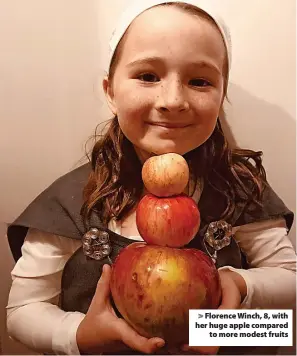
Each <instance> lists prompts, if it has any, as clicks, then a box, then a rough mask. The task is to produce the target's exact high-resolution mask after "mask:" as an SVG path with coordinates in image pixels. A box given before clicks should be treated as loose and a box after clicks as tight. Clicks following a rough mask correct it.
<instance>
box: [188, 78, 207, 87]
mask: <svg viewBox="0 0 297 356" xmlns="http://www.w3.org/2000/svg"><path fill="white" fill-rule="evenodd" d="M190 85H193V86H195V87H208V86H210V85H211V84H210V82H209V81H207V80H205V79H199V78H197V79H192V80H190Z"/></svg>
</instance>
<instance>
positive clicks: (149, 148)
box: [134, 145, 190, 162]
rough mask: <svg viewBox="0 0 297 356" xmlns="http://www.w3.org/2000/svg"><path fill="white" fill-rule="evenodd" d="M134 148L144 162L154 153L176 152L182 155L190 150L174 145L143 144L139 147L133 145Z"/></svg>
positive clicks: (154, 154)
mask: <svg viewBox="0 0 297 356" xmlns="http://www.w3.org/2000/svg"><path fill="white" fill-rule="evenodd" d="M134 148H135V151H136V153H137V156H138V158H139V159H140V161H141V162H145V161H146V160H147V159H148V158H150V157H152V156H156V155H163V154H166V153H177V154H180V155H184V154H186V153H187V152H189V151H190V150H186V149H181V148H180V147H177V146H175V145H162V146H160V145H154V146H153V145H143V146H141V147H139V146H135V145H134Z"/></svg>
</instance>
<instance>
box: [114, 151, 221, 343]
mask: <svg viewBox="0 0 297 356" xmlns="http://www.w3.org/2000/svg"><path fill="white" fill-rule="evenodd" d="M142 179H143V183H144V186H145V187H146V189H147V191H148V194H146V195H145V196H144V197H143V198H142V199H141V200H140V202H139V204H138V206H137V210H136V224H137V228H138V231H139V233H140V235H141V236H142V238H143V240H144V242H135V243H132V244H130V245H129V246H128V247H126V248H124V249H122V250H121V252H120V254H119V255H118V256H117V258H116V260H115V263H114V264H113V268H112V277H111V293H112V297H113V299H114V302H115V305H116V307H117V309H118V310H119V312H120V313H121V315H122V316H123V318H124V319H125V320H126V321H127V322H128V323H129V324H130V325H131V326H132V327H133V328H134V329H135V330H136V331H138V332H139V333H140V334H141V335H143V336H146V337H154V336H159V337H162V338H164V339H165V340H166V342H167V344H170V345H176V344H181V343H187V342H188V328H189V309H214V308H217V307H218V305H219V303H220V300H221V287H220V280H219V275H218V272H217V269H216V267H215V265H214V263H213V262H212V260H211V258H210V257H209V256H207V255H206V254H204V253H203V252H202V251H200V250H197V249H193V248H186V247H184V246H185V245H187V244H188V243H189V242H190V241H191V240H192V239H193V238H194V237H195V236H196V234H197V232H198V230H199V226H200V214H199V210H198V208H197V205H196V203H195V201H194V200H193V199H192V198H191V197H189V196H188V195H187V194H185V193H184V191H185V188H186V187H187V185H188V183H189V167H188V164H187V162H186V160H185V159H184V158H183V157H182V156H180V155H178V154H175V153H167V154H164V155H159V156H153V157H151V158H149V159H148V160H147V161H146V162H145V163H144V165H143V168H142Z"/></svg>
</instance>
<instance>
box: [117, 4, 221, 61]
mask: <svg viewBox="0 0 297 356" xmlns="http://www.w3.org/2000/svg"><path fill="white" fill-rule="evenodd" d="M168 50H169V51H171V53H172V55H176V56H180V55H183V56H188V55H189V56H192V55H197V54H198V52H200V54H201V55H207V56H209V57H215V58H216V59H218V60H219V61H220V60H223V58H224V57H225V52H226V51H225V46H224V41H223V38H222V36H221V33H220V31H219V29H218V28H217V26H216V24H215V23H213V22H212V21H211V20H210V19H208V18H206V17H205V16H199V12H197V14H194V13H189V12H187V11H185V10H184V9H180V8H177V7H175V6H174V7H173V6H157V7H154V8H151V9H148V10H146V11H145V12H143V13H141V14H140V15H139V16H138V17H137V18H136V19H135V20H134V21H133V22H132V23H131V25H130V27H129V29H128V31H127V33H126V35H125V38H124V42H123V46H122V51H121V52H122V53H121V57H122V56H123V57H125V59H126V60H129V58H133V57H134V56H135V55H137V56H139V55H141V52H144V53H143V54H145V52H146V51H148V52H150V53H153V54H154V55H155V56H158V54H160V55H162V54H166V53H168Z"/></svg>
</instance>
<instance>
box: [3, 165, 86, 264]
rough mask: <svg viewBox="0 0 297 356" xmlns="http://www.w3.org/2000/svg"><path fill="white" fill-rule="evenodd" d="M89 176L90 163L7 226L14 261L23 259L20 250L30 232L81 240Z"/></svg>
mask: <svg viewBox="0 0 297 356" xmlns="http://www.w3.org/2000/svg"><path fill="white" fill-rule="evenodd" d="M90 172H91V164H90V163H87V164H84V165H82V166H80V167H78V168H76V169H74V170H73V171H71V172H68V173H67V174H65V175H63V176H61V177H60V178H58V179H57V180H55V181H54V182H53V183H52V184H51V185H50V186H49V187H48V188H47V189H45V190H44V191H43V192H42V193H41V194H39V195H38V196H37V197H36V198H35V199H34V200H33V202H32V203H30V204H29V206H28V207H27V208H26V209H25V210H24V211H23V213H22V214H21V215H20V216H19V217H18V218H17V219H16V220H15V221H14V222H13V223H12V224H10V225H9V226H8V229H7V236H8V241H9V245H10V248H11V250H12V253H13V256H14V258H15V260H17V259H18V258H19V257H20V256H21V246H22V244H23V242H24V239H25V236H26V234H27V231H28V229H29V228H33V229H38V230H40V231H44V232H48V233H51V234H55V235H60V236H65V237H69V238H73V239H80V238H81V236H82V235H83V234H84V233H85V230H86V227H85V226H84V223H83V220H82V218H81V214H80V209H81V206H82V203H83V189H84V186H85V184H86V182H87V180H88V177H89V174H90Z"/></svg>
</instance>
